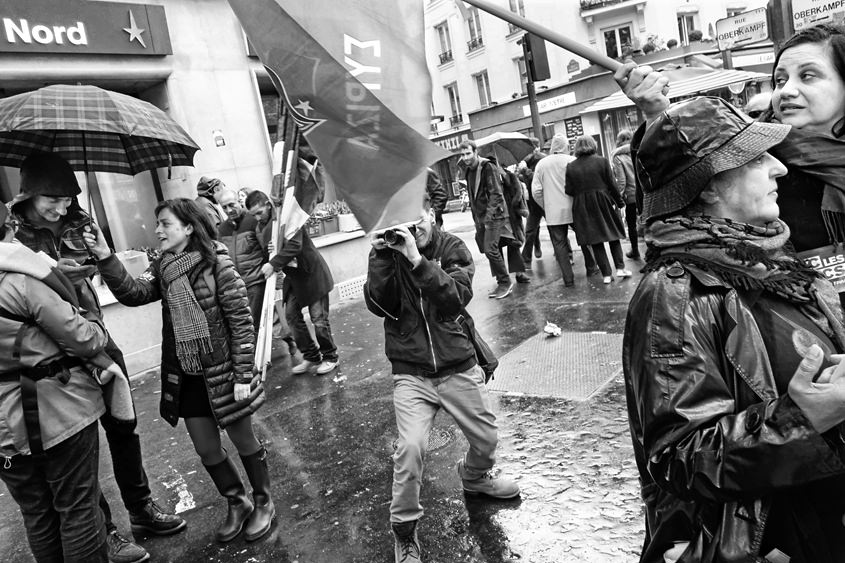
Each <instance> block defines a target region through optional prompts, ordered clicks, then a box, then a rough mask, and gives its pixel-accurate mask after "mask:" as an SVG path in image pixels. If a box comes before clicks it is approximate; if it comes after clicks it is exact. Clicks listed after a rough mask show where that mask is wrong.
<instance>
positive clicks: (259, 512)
mask: <svg viewBox="0 0 845 563" xmlns="http://www.w3.org/2000/svg"><path fill="white" fill-rule="evenodd" d="M241 461H242V462H243V464H244V469H245V470H246V475H247V477H248V478H249V483H250V484H251V485H252V498H253V500H254V501H255V510H253V512H252V515H251V516H250V517H249V520H247V523H246V527H245V528H244V538H245V539H246V541H255V540H257V539H259V538H261V537H262V536H264V534H266V533H267V532H269V531H270V526H271V525H272V524H273V519H274V518H275V517H276V508H275V506H273V499H272V497H271V496H270V472H269V471H268V469H267V450H265V449H264V448H263V447H262V448H261V449H260V450H258V451H257V452H255V453H254V454H252V455H248V456H241Z"/></svg>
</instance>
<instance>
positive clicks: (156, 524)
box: [129, 499, 188, 536]
mask: <svg viewBox="0 0 845 563" xmlns="http://www.w3.org/2000/svg"><path fill="white" fill-rule="evenodd" d="M129 522H130V523H131V524H132V531H133V532H135V533H140V532H147V533H150V534H154V535H156V536H169V535H171V534H178V533H179V532H181V531H182V530H184V529H185V528H186V527H187V525H188V523H187V522H185V520H184V519H183V518H181V517H180V516H176V515H175V514H170V513H168V512H165V511H163V510H162V509H161V507H160V506H159V505H157V504H156V503H155V501H153V500H152V499H150V500H148V501H147V504H145V505H144V507H143V508H141V510H139V511H137V512H130V513H129Z"/></svg>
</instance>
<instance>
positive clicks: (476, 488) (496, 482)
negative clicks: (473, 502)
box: [455, 460, 519, 500]
mask: <svg viewBox="0 0 845 563" xmlns="http://www.w3.org/2000/svg"><path fill="white" fill-rule="evenodd" d="M455 469H457V470H458V475H460V477H461V482H462V483H463V486H464V493H466V494H468V495H486V496H488V497H491V498H495V499H501V500H507V499H512V498H516V497H518V496H519V485H517V484H516V483H515V482H514V481H512V480H510V479H507V478H505V477H497V476H495V475H493V470H492V469H491V470H490V471H487V473H485V474H484V475H482V476H481V477H478V478H477V479H467V478H466V471H464V460H460V461H458V464H457V465H456V466H455Z"/></svg>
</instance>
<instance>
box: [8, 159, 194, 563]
mask: <svg viewBox="0 0 845 563" xmlns="http://www.w3.org/2000/svg"><path fill="white" fill-rule="evenodd" d="M80 193H81V190H80V188H79V184H78V183H77V180H76V176H75V175H74V173H73V170H72V169H71V167H70V165H69V164H68V163H67V161H65V160H64V159H63V158H61V157H60V156H58V155H56V154H53V153H39V154H34V155H31V156H29V157H27V158H26V159H25V160H24V161H23V164H22V166H21V190H20V194H18V196H16V197H15V199H14V200H13V201H12V205H11V211H12V214H13V216H14V217H15V219H16V220H17V221H18V222H19V224H20V228H19V230H18V232H17V239H18V240H19V241H20V242H21V243H23V244H24V245H25V246H27V247H28V248H30V249H31V250H33V251H34V252H36V253H43V254H45V255H47V256H48V257H49V258H50V259H52V260H54V261H56V262H57V263H58V269H59V270H60V271H61V272H62V273H63V274H65V275H66V276H67V277H68V279H70V280H71V282H73V284H74V288H75V289H76V293H77V298H78V300H79V303H80V305H81V306H82V307H83V308H84V309H86V310H88V311H91V312H92V313H94V314H95V315H96V316H97V317H98V318H99V319H100V321H102V318H103V313H102V309H101V308H100V304H99V300H98V298H97V294H96V290H95V289H94V286H93V284H92V283H91V280H90V276H92V275H93V274H94V273H95V272H96V266H95V265H94V264H93V260H91V259H90V254H89V252H88V249H87V248H86V246H85V243H84V241H83V239H82V232H83V229H84V228H85V227H87V226H89V225H91V224H92V219H91V217H90V216H89V215H88V214H87V213H85V211H84V210H83V209H82V208H81V207H80V206H79V203H78V201H77V199H76V196H78V195H79V194H80ZM106 352H107V353H108V354H109V356H111V357H112V358H113V359H114V360H115V362H117V364H118V365H119V366H120V368H121V369H122V370H123V372H124V373H126V365H125V363H124V360H123V353H122V352H121V350H120V348H118V346H117V344H115V342H114V341H113V340H112V339H111V337H109V338H108V344H107V346H106ZM100 422H101V424H102V426H103V429H104V430H105V433H106V439H107V440H108V442H109V451H110V452H111V457H112V466H113V468H114V476H115V481H116V482H117V486H118V488H119V489H120V493H121V496H122V498H123V501H124V504H125V506H126V510H127V511H128V512H129V520H130V523H131V524H132V529H133V531H138V532H148V533H151V534H155V535H170V534H175V533H178V532H180V531H182V530H184V529H185V527H186V523H185V520H183V519H182V518H181V517H179V516H176V515H175V514H170V513H168V512H165V511H164V510H162V508H161V507H160V506H159V505H158V504H157V503H156V502H155V501H153V499H152V493H151V491H150V487H149V481H148V478H147V474H146V472H145V470H144V467H143V459H142V455H141V442H140V437H139V436H138V433H137V432H136V424H137V421H133V422H132V423H126V422H118V421H117V420H115V419H114V418H113V417H112V416H110V414H109V413H106V414H104V415H103V417H102V418H101V419H100ZM100 505H101V507H102V509H103V513H104V514H105V520H106V529H107V532H108V546H109V558H110V560H111V561H114V562H120V563H129V562H137V561H144V560H146V558H148V557H149V555H148V554H147V552H146V550H144V549H143V548H142V547H140V546H138V545H137V544H135V543H133V542H131V541H130V540H128V539H127V538H125V537H124V536H123V535H122V534H120V533H119V532H118V531H117V527H116V526H115V525H114V523H113V522H112V518H111V510H110V508H109V504H108V502H107V501H106V499H105V497H103V496H101V499H100Z"/></svg>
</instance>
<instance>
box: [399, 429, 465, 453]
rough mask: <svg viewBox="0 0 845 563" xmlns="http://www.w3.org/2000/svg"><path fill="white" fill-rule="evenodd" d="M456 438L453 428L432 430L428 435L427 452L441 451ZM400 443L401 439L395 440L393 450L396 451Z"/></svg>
mask: <svg viewBox="0 0 845 563" xmlns="http://www.w3.org/2000/svg"><path fill="white" fill-rule="evenodd" d="M454 437H455V431H454V430H453V429H452V428H449V427H446V428H432V429H431V431H430V432H429V433H428V448H427V449H426V451H429V452H430V451H433V450H439V449H440V448H442V447H444V446H446V444H448V443H449V442H451V441H452V439H453V438H454ZM398 443H399V438H396V439H395V440H393V450H394V451H396V446H397V444H398Z"/></svg>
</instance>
